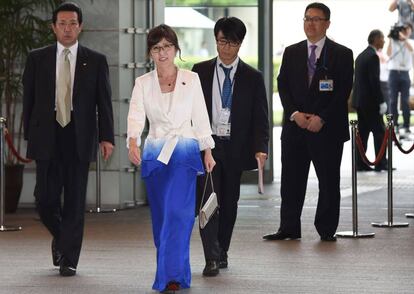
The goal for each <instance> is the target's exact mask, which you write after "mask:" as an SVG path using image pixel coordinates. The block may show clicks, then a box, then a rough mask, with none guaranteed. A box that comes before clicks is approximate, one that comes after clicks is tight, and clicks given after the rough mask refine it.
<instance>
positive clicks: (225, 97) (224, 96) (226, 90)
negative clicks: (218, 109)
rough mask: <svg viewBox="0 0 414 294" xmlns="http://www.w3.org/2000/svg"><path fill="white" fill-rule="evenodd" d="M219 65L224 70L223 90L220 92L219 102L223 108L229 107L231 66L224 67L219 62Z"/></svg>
mask: <svg viewBox="0 0 414 294" xmlns="http://www.w3.org/2000/svg"><path fill="white" fill-rule="evenodd" d="M220 67H221V68H222V69H223V71H224V75H225V78H224V83H223V90H222V92H221V102H222V107H223V108H231V87H232V84H231V80H230V72H231V70H232V69H233V67H229V68H227V67H224V66H223V64H220Z"/></svg>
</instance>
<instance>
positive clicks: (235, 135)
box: [193, 17, 269, 276]
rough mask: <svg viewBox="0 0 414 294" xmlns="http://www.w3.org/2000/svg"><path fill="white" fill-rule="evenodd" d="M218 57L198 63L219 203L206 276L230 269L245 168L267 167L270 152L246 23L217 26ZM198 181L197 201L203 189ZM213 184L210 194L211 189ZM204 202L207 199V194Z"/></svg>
mask: <svg viewBox="0 0 414 294" xmlns="http://www.w3.org/2000/svg"><path fill="white" fill-rule="evenodd" d="M214 35H215V37H216V43H217V52H218V56H217V57H216V58H213V59H211V60H208V61H204V62H201V63H198V64H195V65H194V67H193V71H195V72H197V73H198V75H199V76H200V80H201V86H202V88H203V92H204V98H205V100H206V105H207V110H208V114H209V118H210V122H211V126H212V131H213V138H214V141H215V145H216V147H215V148H214V149H213V150H212V152H213V157H214V159H215V161H216V166H215V168H214V171H213V174H212V175H213V182H214V189H215V192H216V193H217V196H218V202H219V205H220V209H219V213H218V212H216V213H215V214H214V216H213V217H212V218H211V219H210V221H209V222H208V224H207V226H206V227H204V229H200V234H201V239H202V242H203V248H204V256H205V259H206V266H205V268H204V270H203V275H204V276H216V275H217V274H218V273H219V268H227V266H228V261H227V251H228V250H229V247H230V240H231V235H232V233H233V228H234V224H235V222H236V217H237V202H238V200H239V196H240V178H241V174H242V171H244V170H252V169H257V168H258V165H259V168H260V167H261V168H263V166H264V163H265V161H266V159H267V154H268V142H269V121H268V106H267V98H266V89H265V85H264V81H263V77H262V74H261V73H260V72H259V71H257V70H256V69H254V68H252V67H251V66H249V65H247V64H246V63H244V62H243V61H242V60H241V59H240V58H239V56H238V52H239V49H240V46H241V44H242V42H243V39H244V36H245V35H246V26H245V25H244V23H243V22H242V21H241V20H240V19H238V18H236V17H224V18H221V19H219V20H218V21H217V23H216V25H215V27H214ZM204 181H205V177H204V179H201V180H200V182H199V189H198V193H197V194H198V195H197V196H198V204H199V205H200V202H201V196H202V193H203V188H204ZM209 186H210V185H207V187H208V189H207V191H206V195H209V194H210V192H211V187H209ZM204 198H205V201H206V200H207V199H206V198H208V197H204Z"/></svg>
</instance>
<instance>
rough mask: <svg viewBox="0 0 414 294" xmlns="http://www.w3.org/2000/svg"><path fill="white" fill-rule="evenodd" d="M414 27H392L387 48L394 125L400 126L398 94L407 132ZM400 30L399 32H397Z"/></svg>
mask: <svg viewBox="0 0 414 294" xmlns="http://www.w3.org/2000/svg"><path fill="white" fill-rule="evenodd" d="M412 31H413V28H412V26H411V24H405V25H404V26H403V27H394V28H393V29H391V32H390V34H389V35H388V37H389V38H390V42H389V44H388V48H387V55H388V56H389V57H390V60H389V63H388V68H389V70H390V76H389V80H388V81H389V87H390V106H391V109H390V110H389V112H390V113H392V115H393V120H394V125H395V126H397V127H398V94H400V95H401V108H402V112H403V119H404V124H403V128H404V129H405V133H410V107H409V104H408V99H409V96H410V85H411V81H410V75H409V71H410V70H411V68H412V54H413V47H412V45H411V44H410V41H409V36H411V33H412ZM397 32H398V33H397Z"/></svg>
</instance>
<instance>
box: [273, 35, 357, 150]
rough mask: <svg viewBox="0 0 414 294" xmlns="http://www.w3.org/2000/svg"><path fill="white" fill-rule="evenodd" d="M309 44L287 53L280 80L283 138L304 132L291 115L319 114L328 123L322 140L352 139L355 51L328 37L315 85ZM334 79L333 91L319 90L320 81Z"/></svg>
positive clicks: (320, 135) (320, 59) (293, 47)
mask: <svg viewBox="0 0 414 294" xmlns="http://www.w3.org/2000/svg"><path fill="white" fill-rule="evenodd" d="M307 59H308V48H307V41H306V40H305V41H302V42H300V43H297V44H294V45H291V46H289V47H287V48H286V49H285V52H284V54H283V59H282V64H281V68H280V73H279V76H278V78H277V81H278V88H279V95H280V99H281V101H282V105H283V108H284V119H283V130H282V139H283V138H284V136H286V134H294V133H296V134H300V133H302V132H303V130H302V129H300V128H299V127H298V126H297V125H296V123H295V122H293V121H290V116H291V115H292V113H293V112H295V111H300V112H305V113H312V114H317V115H318V116H320V117H321V118H322V119H323V120H324V121H325V124H324V126H323V127H322V129H321V130H320V132H319V133H318V137H323V138H326V139H328V140H338V141H342V142H345V141H347V140H349V128H348V106H347V101H348V98H349V94H350V92H351V88H352V80H353V57H352V51H351V50H350V49H348V48H346V47H344V46H342V45H340V44H337V43H335V42H333V41H331V40H330V39H328V38H326V41H325V45H324V48H322V52H321V55H320V58H319V59H318V60H317V67H316V71H315V74H314V76H313V79H312V81H311V84H310V85H309V82H308V68H307ZM325 79H328V80H332V81H333V91H326V92H324V91H319V81H320V80H325Z"/></svg>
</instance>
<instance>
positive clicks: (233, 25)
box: [214, 16, 246, 43]
mask: <svg viewBox="0 0 414 294" xmlns="http://www.w3.org/2000/svg"><path fill="white" fill-rule="evenodd" d="M220 31H221V32H222V34H223V35H224V37H225V38H226V39H227V40H230V41H233V42H240V43H241V42H243V39H244V36H245V35H246V26H245V25H244V23H243V22H242V21H241V20H240V19H238V18H237V17H233V16H232V17H223V18H220V19H219V20H218V21H217V22H216V25H215V26H214V36H216V39H217V35H218V33H219V32H220Z"/></svg>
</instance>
